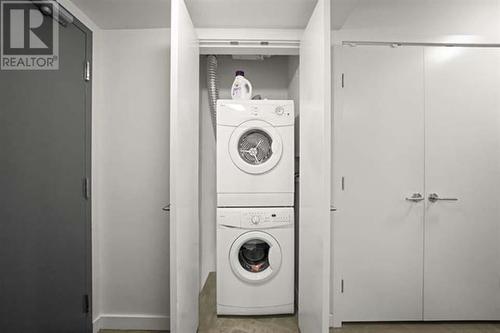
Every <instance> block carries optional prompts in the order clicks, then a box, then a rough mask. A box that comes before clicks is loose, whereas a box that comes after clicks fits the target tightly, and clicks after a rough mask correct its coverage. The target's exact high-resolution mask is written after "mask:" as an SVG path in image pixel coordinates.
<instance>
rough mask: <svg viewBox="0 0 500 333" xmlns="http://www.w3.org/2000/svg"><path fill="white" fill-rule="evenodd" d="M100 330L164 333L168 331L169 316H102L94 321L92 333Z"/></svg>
mask: <svg viewBox="0 0 500 333" xmlns="http://www.w3.org/2000/svg"><path fill="white" fill-rule="evenodd" d="M101 329H111V330H151V331H166V330H169V329H170V316H161V315H143V314H103V315H100V316H99V317H97V318H96V319H95V320H94V329H93V333H98V332H99V330H101Z"/></svg>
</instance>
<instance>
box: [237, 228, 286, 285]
mask: <svg viewBox="0 0 500 333" xmlns="http://www.w3.org/2000/svg"><path fill="white" fill-rule="evenodd" d="M281 256H282V255H281V248H280V246H279V244H278V242H277V241H276V239H275V238H274V237H273V236H271V235H270V234H268V233H266V232H262V231H249V232H246V233H244V234H243V235H240V236H239V237H238V238H237V239H236V240H235V241H234V243H233V245H232V246H231V249H230V251H229V261H230V265H231V269H232V270H233V272H234V273H235V274H236V276H238V277H239V278H240V279H241V280H243V281H245V282H264V281H267V280H269V279H271V278H272V277H273V276H274V275H276V273H277V272H278V271H279V269H280V267H281Z"/></svg>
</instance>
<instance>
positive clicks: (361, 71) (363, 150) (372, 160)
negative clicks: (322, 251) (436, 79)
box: [301, 46, 424, 325]
mask: <svg viewBox="0 0 500 333" xmlns="http://www.w3.org/2000/svg"><path fill="white" fill-rule="evenodd" d="M341 57H342V59H340V62H341V65H340V66H341V70H338V71H337V75H339V76H340V75H341V73H344V88H342V87H340V88H339V89H340V90H338V93H337V94H336V97H335V98H341V99H342V100H341V101H340V102H339V103H341V104H343V105H342V106H341V107H340V108H338V109H337V110H336V114H335V120H334V122H335V123H336V125H335V130H336V133H335V150H336V153H335V157H336V161H335V167H336V169H335V178H336V184H335V186H334V198H335V201H336V203H335V204H336V208H337V209H338V210H337V212H335V213H334V216H335V218H334V226H333V235H334V240H333V246H334V251H333V253H334V260H333V262H334V282H333V287H334V292H333V295H334V307H333V316H334V321H335V323H336V324H337V325H338V324H339V323H340V322H341V321H391V320H421V319H422V271H423V234H424V230H423V226H424V221H423V219H424V200H423V195H424V102H423V101H424V77H423V75H424V72H423V49H422V48H419V47H400V48H390V47H362V46H357V47H348V46H346V47H343V48H342V52H341ZM338 80H341V77H339V78H338ZM301 126H302V125H301ZM342 178H343V180H342ZM414 193H415V194H421V195H422V200H420V201H418V200H415V201H408V200H405V198H410V197H411V196H412V195H413V194H414ZM301 264H302V263H301Z"/></svg>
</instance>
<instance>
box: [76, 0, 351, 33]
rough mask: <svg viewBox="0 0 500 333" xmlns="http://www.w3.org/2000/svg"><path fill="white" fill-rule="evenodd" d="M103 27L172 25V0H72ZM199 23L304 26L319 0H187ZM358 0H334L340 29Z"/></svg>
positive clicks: (334, 23)
mask: <svg viewBox="0 0 500 333" xmlns="http://www.w3.org/2000/svg"><path fill="white" fill-rule="evenodd" d="M72 1H73V2H74V3H75V5H77V6H78V7H79V8H80V9H81V10H82V11H83V12H84V13H85V14H87V16H88V17H89V18H90V19H91V20H93V21H94V22H95V23H96V24H97V25H98V26H99V27H101V28H102V29H148V28H168V27H170V0H72ZM185 1H186V5H187V7H188V9H189V11H190V13H191V17H192V19H193V22H194V24H195V26H196V27H199V28H207V27H219V28H246V27H252V28H279V29H302V28H304V27H305V26H306V25H307V22H308V20H309V17H310V16H311V13H312V12H313V10H314V6H315V4H316V2H317V0H185ZM358 1H359V0H332V27H333V29H339V28H341V27H342V25H343V24H344V23H345V21H346V20H347V18H348V16H349V15H350V14H351V12H352V11H353V10H354V8H355V7H356V5H357V4H358Z"/></svg>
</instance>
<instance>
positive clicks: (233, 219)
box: [217, 207, 294, 229]
mask: <svg viewBox="0 0 500 333" xmlns="http://www.w3.org/2000/svg"><path fill="white" fill-rule="evenodd" d="M293 220H294V210H293V207H261V208H256V207H238V208H229V207H224V208H217V224H218V225H219V226H226V227H233V228H234V227H236V228H244V229H265V228H279V227H283V226H287V225H290V224H293Z"/></svg>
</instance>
